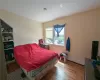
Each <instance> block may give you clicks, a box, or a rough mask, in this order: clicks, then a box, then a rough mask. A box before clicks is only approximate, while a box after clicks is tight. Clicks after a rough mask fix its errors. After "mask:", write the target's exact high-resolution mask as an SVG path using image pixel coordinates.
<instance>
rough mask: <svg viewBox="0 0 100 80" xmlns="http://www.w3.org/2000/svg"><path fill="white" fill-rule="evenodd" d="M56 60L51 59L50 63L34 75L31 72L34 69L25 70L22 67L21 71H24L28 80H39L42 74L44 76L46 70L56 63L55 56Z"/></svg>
mask: <svg viewBox="0 0 100 80" xmlns="http://www.w3.org/2000/svg"><path fill="white" fill-rule="evenodd" d="M55 59H56V60H55V61H53V62H52V63H51V64H49V65H47V66H45V69H43V70H42V71H40V72H39V73H38V74H37V75H36V76H33V75H32V73H33V71H34V70H32V71H30V72H27V71H26V70H25V69H23V68H22V70H23V72H24V73H25V75H26V76H27V78H29V80H40V79H41V78H43V76H45V75H46V74H47V73H48V71H49V70H50V69H52V68H53V67H54V66H55V64H56V63H57V61H58V60H57V58H55Z"/></svg>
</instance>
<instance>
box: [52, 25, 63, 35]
mask: <svg viewBox="0 0 100 80" xmlns="http://www.w3.org/2000/svg"><path fill="white" fill-rule="evenodd" d="M64 27H65V24H63V25H58V24H57V25H54V30H55V31H56V32H57V37H59V33H60V32H61V31H62V29H63V28H64Z"/></svg>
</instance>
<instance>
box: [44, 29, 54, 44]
mask: <svg viewBox="0 0 100 80" xmlns="http://www.w3.org/2000/svg"><path fill="white" fill-rule="evenodd" d="M45 33H46V34H45V36H46V38H45V42H46V43H47V44H52V43H53V28H46V30H45Z"/></svg>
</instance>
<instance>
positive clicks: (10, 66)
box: [7, 62, 20, 74]
mask: <svg viewBox="0 0 100 80" xmlns="http://www.w3.org/2000/svg"><path fill="white" fill-rule="evenodd" d="M19 68H20V67H19V65H18V64H17V63H16V62H14V63H10V64H8V65H7V72H8V74H9V73H11V72H14V71H15V70H17V69H19Z"/></svg>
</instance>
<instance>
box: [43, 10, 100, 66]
mask: <svg viewBox="0 0 100 80" xmlns="http://www.w3.org/2000/svg"><path fill="white" fill-rule="evenodd" d="M65 23H66V29H65V31H66V32H65V37H66V39H67V37H68V36H69V37H70V39H71V50H70V53H69V56H68V57H69V60H71V61H74V62H77V63H80V64H84V62H85V58H91V50H92V41H94V40H98V41H99V43H100V8H98V9H94V10H90V11H86V12H82V13H78V14H74V15H71V16H66V17H62V18H59V19H56V20H53V21H49V22H46V23H44V24H43V25H44V29H45V27H48V26H53V25H55V24H65ZM44 37H45V30H44ZM99 46H100V44H99ZM51 49H52V50H55V51H59V50H60V52H61V51H63V50H64V49H65V47H61V46H60V47H59V46H54V45H51ZM99 55H100V47H99Z"/></svg>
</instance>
